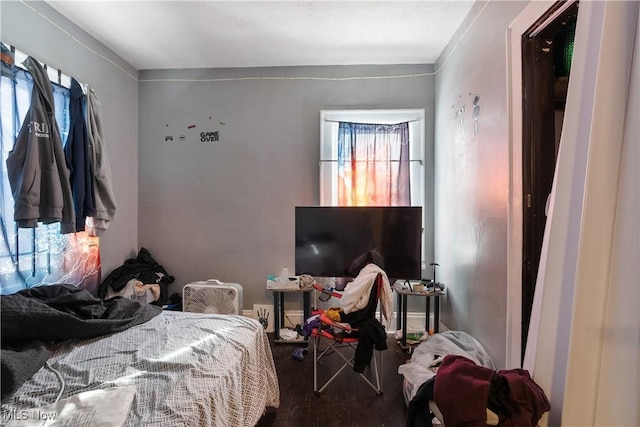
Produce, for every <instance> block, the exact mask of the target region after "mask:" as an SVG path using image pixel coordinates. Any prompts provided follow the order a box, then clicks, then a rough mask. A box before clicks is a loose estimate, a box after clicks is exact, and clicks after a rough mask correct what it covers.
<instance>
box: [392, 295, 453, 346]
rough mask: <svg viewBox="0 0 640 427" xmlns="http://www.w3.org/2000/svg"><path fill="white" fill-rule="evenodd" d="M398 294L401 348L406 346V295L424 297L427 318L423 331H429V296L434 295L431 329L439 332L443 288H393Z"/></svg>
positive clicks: (398, 323) (398, 324)
mask: <svg viewBox="0 0 640 427" xmlns="http://www.w3.org/2000/svg"><path fill="white" fill-rule="evenodd" d="M395 291H396V293H397V294H398V313H399V316H398V320H397V327H398V328H400V329H402V341H401V346H402V348H407V311H408V307H407V297H410V296H412V297H423V298H426V301H427V303H426V310H425V312H426V316H427V319H426V321H425V331H427V333H429V324H430V318H431V297H434V309H433V323H434V326H433V331H434V332H439V330H440V297H441V296H443V295H445V294H446V293H445V291H444V290H438V291H433V290H431V291H423V292H414V291H410V290H409V289H395Z"/></svg>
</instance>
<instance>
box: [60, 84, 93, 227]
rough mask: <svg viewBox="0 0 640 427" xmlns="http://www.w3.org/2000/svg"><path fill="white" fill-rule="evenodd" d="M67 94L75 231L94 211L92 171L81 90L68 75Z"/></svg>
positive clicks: (67, 153)
mask: <svg viewBox="0 0 640 427" xmlns="http://www.w3.org/2000/svg"><path fill="white" fill-rule="evenodd" d="M69 92H70V94H69V122H70V123H69V135H68V136H67V142H66V144H65V146H64V154H65V157H66V162H67V168H68V169H69V173H70V183H71V194H72V195H73V206H74V207H75V216H76V228H75V231H84V229H85V219H86V217H88V216H93V215H95V213H96V205H95V202H94V198H93V172H92V170H91V162H90V155H89V139H88V136H87V122H86V121H85V114H84V105H83V104H84V103H83V100H84V99H85V96H84V93H83V92H82V87H81V86H80V83H78V82H77V81H76V79H74V78H72V79H71V88H70V91H69Z"/></svg>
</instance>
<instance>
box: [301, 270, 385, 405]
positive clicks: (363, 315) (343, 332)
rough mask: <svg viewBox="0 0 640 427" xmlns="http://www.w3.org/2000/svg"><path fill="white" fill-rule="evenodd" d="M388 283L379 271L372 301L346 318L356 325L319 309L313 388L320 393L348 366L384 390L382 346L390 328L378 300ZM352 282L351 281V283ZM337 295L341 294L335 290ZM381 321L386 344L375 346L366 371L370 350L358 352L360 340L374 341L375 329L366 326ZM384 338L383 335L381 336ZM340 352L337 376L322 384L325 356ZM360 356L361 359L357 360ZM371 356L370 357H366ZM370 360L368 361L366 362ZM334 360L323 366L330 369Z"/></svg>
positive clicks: (312, 333)
mask: <svg viewBox="0 0 640 427" xmlns="http://www.w3.org/2000/svg"><path fill="white" fill-rule="evenodd" d="M383 285H384V282H383V280H382V276H381V275H380V274H378V276H377V277H376V279H375V281H374V284H373V285H372V286H371V292H370V296H369V302H368V304H367V306H366V307H365V308H363V309H361V310H358V311H357V312H353V313H349V314H348V315H346V316H345V317H346V319H347V320H349V321H350V322H351V323H352V324H353V325H354V327H351V326H350V325H351V323H350V324H345V323H343V322H335V321H333V320H331V319H330V318H328V317H327V316H326V313H325V312H324V311H322V310H319V316H318V319H319V325H318V326H317V327H314V328H313V329H312V332H311V337H312V338H313V391H314V392H315V393H316V394H318V395H319V394H320V393H322V391H323V390H324V389H325V388H326V387H327V386H328V385H329V384H330V383H331V382H332V381H333V380H334V379H336V377H337V376H338V375H339V374H340V373H341V372H342V371H343V370H345V369H346V368H347V367H351V368H352V369H353V370H356V369H357V371H356V373H357V374H358V375H360V377H361V378H362V379H364V381H365V382H366V383H367V384H368V385H369V386H370V387H371V388H372V389H373V390H374V391H375V392H376V393H377V394H378V395H381V394H382V368H383V363H382V360H383V359H382V350H384V349H386V332H384V328H383V327H382V326H381V324H380V323H379V322H378V320H377V319H376V311H377V308H378V301H379V299H380V292H381V288H382V286H383ZM347 286H349V285H347ZM332 295H333V296H336V297H341V295H340V294H336V293H332ZM375 322H377V324H378V325H380V328H382V334H383V335H384V340H385V341H384V344H382V343H378V344H377V345H375V346H373V347H372V349H373V350H372V353H373V354H371V358H370V360H371V363H370V364H369V367H370V368H371V369H370V373H369V375H368V376H367V375H365V374H364V372H363V371H364V369H363V366H362V363H363V362H362V360H360V359H362V355H365V356H368V355H369V353H368V351H367V350H364V351H363V350H362V348H361V349H360V353H359V354H357V350H358V345H359V344H360V341H361V340H362V341H368V344H370V343H371V339H370V332H371V329H368V330H365V328H372V327H375V326H372V325H374V324H375ZM381 338H382V337H381ZM334 354H335V355H337V356H338V357H339V358H340V359H342V362H343V363H342V365H341V366H340V367H339V368H337V370H335V372H334V373H333V376H331V377H330V378H329V379H328V380H326V381H325V382H324V383H323V384H322V385H318V382H319V381H318V380H319V378H318V376H319V367H320V365H321V362H322V360H324V359H326V358H328V357H329V356H330V355H334ZM356 356H358V357H359V358H360V359H359V360H356ZM365 359H368V357H365ZM364 363H367V362H364ZM328 365H330V363H327V364H325V365H323V366H327V369H329V366H328Z"/></svg>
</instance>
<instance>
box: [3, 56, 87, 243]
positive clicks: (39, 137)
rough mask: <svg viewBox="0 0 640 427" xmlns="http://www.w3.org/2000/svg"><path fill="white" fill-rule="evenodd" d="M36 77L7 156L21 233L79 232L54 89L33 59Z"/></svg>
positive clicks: (27, 64)
mask: <svg viewBox="0 0 640 427" xmlns="http://www.w3.org/2000/svg"><path fill="white" fill-rule="evenodd" d="M23 64H24V65H25V67H27V70H29V72H30V73H31V75H32V76H33V83H34V85H33V92H32V94H31V105H30V107H29V110H28V111H27V115H26V116H25V120H24V123H23V124H22V127H21V128H20V133H19V134H18V138H17V139H16V143H15V145H14V147H13V150H12V151H11V152H10V153H9V156H8V157H7V172H8V176H9V184H10V185H11V191H12V193H13V200H14V219H15V221H16V222H17V223H18V227H21V228H33V227H37V226H38V222H42V223H44V224H49V223H53V222H61V224H60V232H61V233H63V234H66V233H73V232H75V214H74V210H73V199H72V196H71V185H70V183H69V170H68V169H67V166H66V163H65V157H64V152H63V149H62V138H61V137H60V131H59V129H58V124H57V123H56V119H55V109H54V104H53V90H52V88H51V82H50V81H49V77H48V76H47V73H46V71H45V70H44V68H43V67H42V66H41V65H40V63H38V61H36V60H35V59H33V58H32V57H30V56H29V57H28V58H27V59H26V60H25V61H24V63H23Z"/></svg>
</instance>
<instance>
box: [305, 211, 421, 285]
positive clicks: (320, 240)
mask: <svg viewBox="0 0 640 427" xmlns="http://www.w3.org/2000/svg"><path fill="white" fill-rule="evenodd" d="M295 240H296V242H295V244H296V247H295V261H296V267H295V273H296V275H301V274H308V275H311V276H315V277H347V278H348V277H356V276H357V275H358V272H359V271H360V270H361V269H362V267H364V266H365V265H366V264H367V263H369V262H373V263H375V264H377V265H378V266H379V267H380V268H382V269H383V270H384V271H385V272H386V273H387V276H388V277H389V279H390V280H397V279H403V280H404V279H410V280H419V279H420V278H421V260H422V208H421V207H419V206H384V207H383V206H377V207H342V206H341V207H337V206H297V207H296V211H295Z"/></svg>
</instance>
